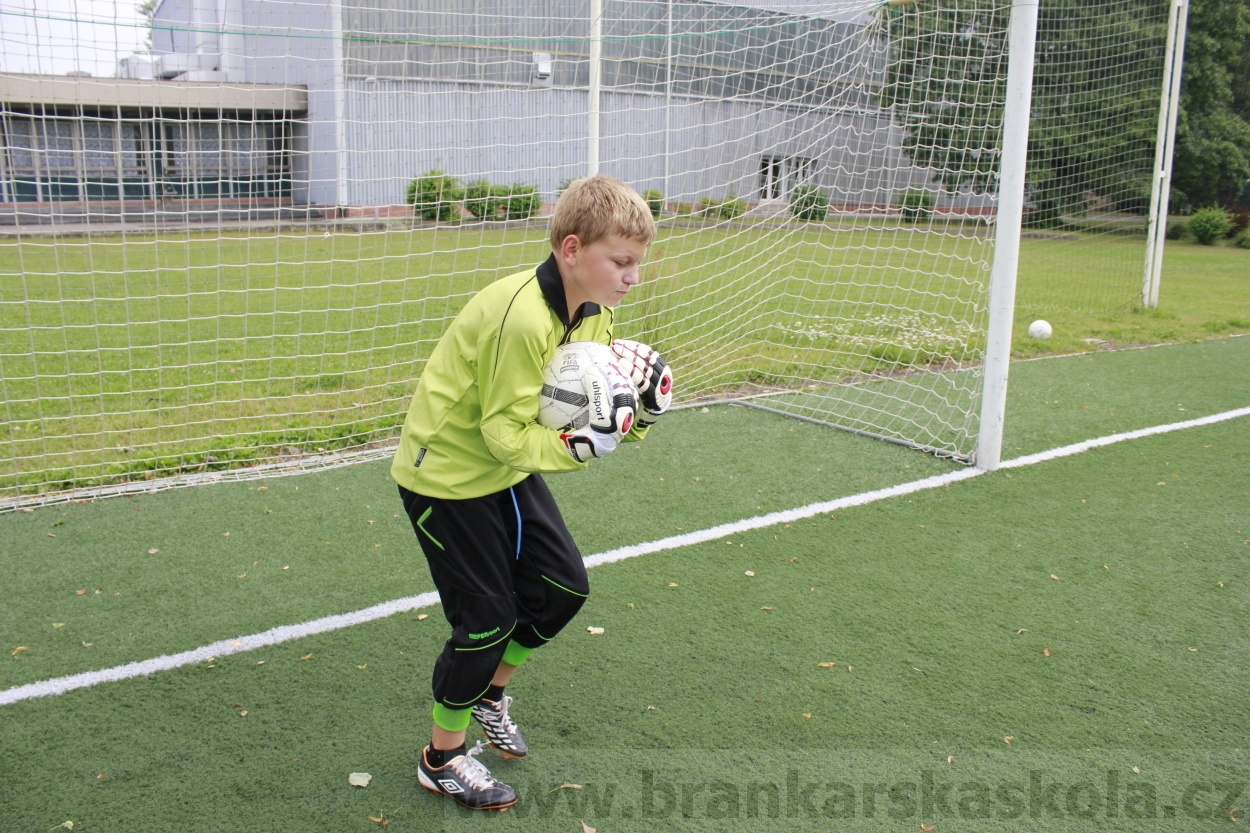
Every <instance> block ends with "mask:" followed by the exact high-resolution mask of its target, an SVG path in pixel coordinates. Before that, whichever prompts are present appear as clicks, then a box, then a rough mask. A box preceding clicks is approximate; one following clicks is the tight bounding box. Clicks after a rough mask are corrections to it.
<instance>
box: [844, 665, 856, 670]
mask: <svg viewBox="0 0 1250 833" xmlns="http://www.w3.org/2000/svg"><path fill="white" fill-rule="evenodd" d="M846 670H847V671H854V670H855V666H854V665H848V666H847V667H846Z"/></svg>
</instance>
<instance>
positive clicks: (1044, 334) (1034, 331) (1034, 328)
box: [1029, 318, 1054, 341]
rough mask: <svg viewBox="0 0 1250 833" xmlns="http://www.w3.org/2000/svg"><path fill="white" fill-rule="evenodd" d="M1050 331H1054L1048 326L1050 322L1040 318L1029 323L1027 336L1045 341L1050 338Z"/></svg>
mask: <svg viewBox="0 0 1250 833" xmlns="http://www.w3.org/2000/svg"><path fill="white" fill-rule="evenodd" d="M1052 332H1054V331H1053V330H1052V329H1051V328H1050V322H1049V321H1043V320H1042V319H1040V318H1039V319H1038V320H1036V321H1034V322H1033V323H1032V324H1030V325H1029V338H1036V339H1039V340H1040V341H1045V340H1046V339H1048V338H1050V336H1051V333H1052Z"/></svg>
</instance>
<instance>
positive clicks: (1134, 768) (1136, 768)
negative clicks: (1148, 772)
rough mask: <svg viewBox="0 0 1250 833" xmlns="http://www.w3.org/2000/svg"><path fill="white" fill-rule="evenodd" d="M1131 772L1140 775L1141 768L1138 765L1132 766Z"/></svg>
mask: <svg viewBox="0 0 1250 833" xmlns="http://www.w3.org/2000/svg"><path fill="white" fill-rule="evenodd" d="M1133 772H1135V773H1137V774H1138V775H1141V769H1140V768H1138V767H1133Z"/></svg>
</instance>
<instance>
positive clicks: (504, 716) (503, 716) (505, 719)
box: [499, 694, 516, 734]
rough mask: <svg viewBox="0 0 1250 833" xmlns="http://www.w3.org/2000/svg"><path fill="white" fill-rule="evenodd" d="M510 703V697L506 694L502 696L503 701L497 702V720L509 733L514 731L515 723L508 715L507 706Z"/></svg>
mask: <svg viewBox="0 0 1250 833" xmlns="http://www.w3.org/2000/svg"><path fill="white" fill-rule="evenodd" d="M511 705H512V698H511V697H509V696H508V695H507V694H505V695H504V696H503V702H502V703H500V704H499V722H500V724H502V725H503V728H504V731H506V732H509V733H511V734H515V733H516V724H515V723H513V722H512V718H511V717H509V716H508V707H509V706H511Z"/></svg>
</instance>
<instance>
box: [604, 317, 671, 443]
mask: <svg viewBox="0 0 1250 833" xmlns="http://www.w3.org/2000/svg"><path fill="white" fill-rule="evenodd" d="M612 351H613V352H614V353H616V355H617V356H619V357H620V360H621V369H622V370H624V371H625V372H626V373H628V374H629V375H630V378H631V379H632V380H633V382H634V385H635V386H636V387H637V388H638V398H639V400H640V401H641V403H642V413H640V414H638V424H639V425H640V426H643V427H645V426H647V425H650V424H651V423H653V422H655V421H656V420H657V419H659V418H660V415H661V414H663V413H664V412H665V411H667V410H668V406H669V405H671V404H672V402H673V371H672V370H671V369H670V368H669V366H668V362H666V361H664V359H663V357H662V356H660V354H659V353H658V352H656V351H655V350H654V349H653V348H651V347H648V346H647V345H645V344H642V343H640V342H637V341H630V340H629V339H626V338H618V339H616V340H615V341H613V342H612Z"/></svg>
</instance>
